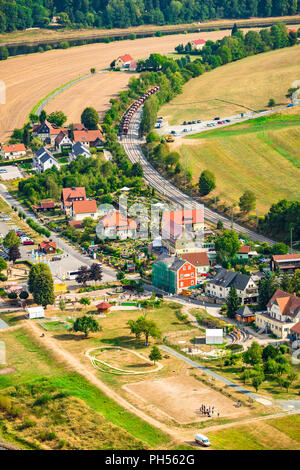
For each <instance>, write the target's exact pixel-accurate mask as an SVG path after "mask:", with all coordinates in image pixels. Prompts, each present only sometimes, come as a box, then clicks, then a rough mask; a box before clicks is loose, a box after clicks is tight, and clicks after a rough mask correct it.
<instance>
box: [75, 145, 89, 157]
mask: <svg viewBox="0 0 300 470" xmlns="http://www.w3.org/2000/svg"><path fill="white" fill-rule="evenodd" d="M83 153H86V154H88V155H91V152H90V150H89V148H88V147H87V146H86V145H84V144H83V143H82V142H76V144H74V145H73V146H72V154H73V155H75V157H78V155H82V154H83Z"/></svg>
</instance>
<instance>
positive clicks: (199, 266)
mask: <svg viewBox="0 0 300 470" xmlns="http://www.w3.org/2000/svg"><path fill="white" fill-rule="evenodd" d="M180 258H182V259H184V260H185V261H188V262H189V263H190V264H191V265H192V266H194V268H195V269H196V278H197V284H198V283H199V282H200V281H201V280H202V279H203V276H206V275H207V274H208V273H209V270H210V262H209V259H208V256H207V253H206V252H205V251H202V252H198V253H183V254H182V255H181V256H180Z"/></svg>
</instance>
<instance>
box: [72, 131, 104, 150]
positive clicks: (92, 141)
mask: <svg viewBox="0 0 300 470" xmlns="http://www.w3.org/2000/svg"><path fill="white" fill-rule="evenodd" d="M73 134H74V142H75V143H76V142H81V143H82V144H85V145H87V146H88V147H95V148H100V147H103V140H102V132H101V131H100V130H99V129H97V130H94V131H90V130H82V131H74V132H73Z"/></svg>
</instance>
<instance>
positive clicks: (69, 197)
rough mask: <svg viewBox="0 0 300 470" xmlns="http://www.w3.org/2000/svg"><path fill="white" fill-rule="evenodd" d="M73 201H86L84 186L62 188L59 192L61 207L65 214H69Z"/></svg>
mask: <svg viewBox="0 0 300 470" xmlns="http://www.w3.org/2000/svg"><path fill="white" fill-rule="evenodd" d="M74 201H86V192H85V187H83V186H81V187H77V188H76V187H73V188H63V190H62V193H61V209H62V211H63V212H64V213H65V214H66V215H70V212H71V208H72V204H73V202H74Z"/></svg>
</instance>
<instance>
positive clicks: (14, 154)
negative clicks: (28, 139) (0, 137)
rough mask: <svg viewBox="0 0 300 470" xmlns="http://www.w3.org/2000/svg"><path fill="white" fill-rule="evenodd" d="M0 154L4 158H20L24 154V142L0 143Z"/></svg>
mask: <svg viewBox="0 0 300 470" xmlns="http://www.w3.org/2000/svg"><path fill="white" fill-rule="evenodd" d="M0 155H1V156H2V157H3V158H4V159H5V160H13V159H15V158H22V157H24V155H26V148H25V146H24V144H11V145H2V148H1V151H0Z"/></svg>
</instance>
